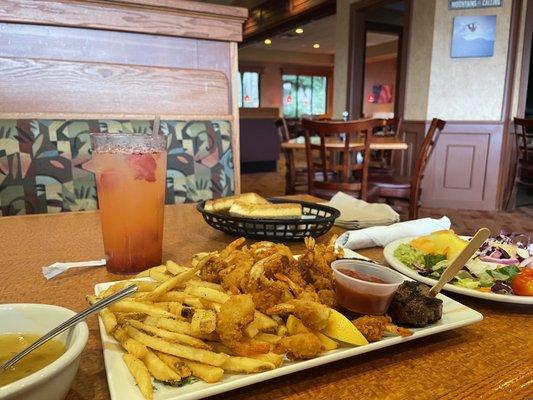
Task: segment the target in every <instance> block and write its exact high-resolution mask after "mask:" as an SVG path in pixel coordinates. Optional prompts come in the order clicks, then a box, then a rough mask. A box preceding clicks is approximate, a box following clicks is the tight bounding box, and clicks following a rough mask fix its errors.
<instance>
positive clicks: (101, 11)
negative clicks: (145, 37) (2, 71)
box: [0, 0, 248, 42]
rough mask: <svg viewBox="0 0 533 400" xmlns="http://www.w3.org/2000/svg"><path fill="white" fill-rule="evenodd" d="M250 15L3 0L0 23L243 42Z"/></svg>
mask: <svg viewBox="0 0 533 400" xmlns="http://www.w3.org/2000/svg"><path fill="white" fill-rule="evenodd" d="M247 15H248V12H247V10H246V9H243V8H237V7H224V6H218V5H211V4H201V3H199V2H191V1H182V0H178V1H171V0H150V1H140V0H132V1H128V0H119V1H116V0H106V1H103V0H101V1H97V0H76V1H61V0H47V1H42V0H38V1H36V0H2V1H1V2H0V21H4V22H20V23H29V24H39V25H55V26H74V27H81V28H97V29H105V30H112V31H126V32H142V33H150V34H161V35H169V36H182V37H193V38H202V39H211V40H224V41H238V42H240V41H241V40H242V24H243V22H244V20H245V19H246V17H247Z"/></svg>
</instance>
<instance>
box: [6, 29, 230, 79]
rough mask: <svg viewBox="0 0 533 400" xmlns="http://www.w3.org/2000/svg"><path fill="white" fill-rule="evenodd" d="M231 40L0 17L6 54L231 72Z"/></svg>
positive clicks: (47, 58) (59, 59)
mask: <svg viewBox="0 0 533 400" xmlns="http://www.w3.org/2000/svg"><path fill="white" fill-rule="evenodd" d="M229 49H230V42H223V41H214V40H205V39H195V38H184V37H175V36H163V35H155V34H151V35H148V34H145V33H131V32H113V31H106V30H98V29H86V28H74V27H63V26H42V25H30V24H16V23H5V22H0V54H1V55H2V57H5V58H11V57H16V58H32V59H46V60H58V61H82V62H89V63H104V64H105V63H109V64H125V65H145V66H147V65H148V66H152V67H165V68H176V69H178V68H182V69H201V70H214V71H221V72H223V73H224V74H225V75H226V77H227V78H228V80H229V79H230V78H231V75H230V59H229V51H230V50H229Z"/></svg>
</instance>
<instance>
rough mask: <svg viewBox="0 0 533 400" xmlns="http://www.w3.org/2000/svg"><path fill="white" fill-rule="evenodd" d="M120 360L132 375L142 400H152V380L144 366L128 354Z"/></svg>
mask: <svg viewBox="0 0 533 400" xmlns="http://www.w3.org/2000/svg"><path fill="white" fill-rule="evenodd" d="M122 359H123V360H124V363H126V366H127V367H128V369H129V370H130V372H131V374H132V375H133V379H135V382H136V383H137V386H139V390H140V391H141V393H142V394H143V396H144V398H145V399H146V400H152V399H153V398H154V389H153V388H152V379H151V378H150V372H149V371H148V368H146V365H144V363H143V362H142V361H141V360H139V359H138V358H136V357H135V356H133V355H131V354H129V353H127V354H124V355H123V356H122Z"/></svg>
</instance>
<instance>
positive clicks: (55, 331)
mask: <svg viewBox="0 0 533 400" xmlns="http://www.w3.org/2000/svg"><path fill="white" fill-rule="evenodd" d="M137 289H138V287H137V285H130V286H128V287H126V288H124V289H122V290H121V291H119V292H117V293H115V294H114V295H112V296H109V297H106V298H105V299H103V300H101V301H99V302H97V303H94V304H93V305H92V306H90V307H89V308H87V309H85V310H84V311H82V312H80V313H78V314H76V315H74V316H73V317H72V318H69V319H68V320H66V321H65V322H63V323H62V324H61V325H59V326H57V327H55V328H54V329H52V330H51V331H50V332H48V333H46V334H45V335H44V336H41V337H40V338H39V339H38V340H37V341H35V342H34V343H32V344H30V345H29V346H28V347H26V348H25V349H24V350H22V351H21V352H20V353H18V354H16V355H14V356H13V357H11V358H10V359H9V360H7V361H6V362H5V363H4V364H2V366H0V373H2V372H3V371H5V370H6V369H8V368H10V367H12V366H13V364H15V363H16V362H18V361H20V359H22V358H23V357H25V356H27V355H28V354H29V353H31V352H32V351H33V350H35V349H36V348H38V347H40V346H42V345H43V344H45V343H46V342H48V341H49V340H50V339H52V338H54V337H56V336H57V335H59V334H60V333H61V332H64V331H66V330H67V329H68V328H70V327H72V326H74V325H76V324H77V323H78V322H81V321H83V320H84V319H85V318H87V317H88V316H89V315H91V314H92V313H95V312H96V311H99V310H101V309H102V308H105V307H107V306H108V305H110V304H112V303H114V302H116V301H118V300H121V299H123V298H124V297H127V296H129V295H131V294H133V293H135V292H136V291H137Z"/></svg>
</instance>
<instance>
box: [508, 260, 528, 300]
mask: <svg viewBox="0 0 533 400" xmlns="http://www.w3.org/2000/svg"><path fill="white" fill-rule="evenodd" d="M511 287H512V288H513V292H514V294H516V295H518V296H533V269H531V268H528V267H526V268H524V270H523V271H522V272H520V273H519V274H517V275H516V276H515V277H514V278H513V280H512V282H511Z"/></svg>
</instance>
